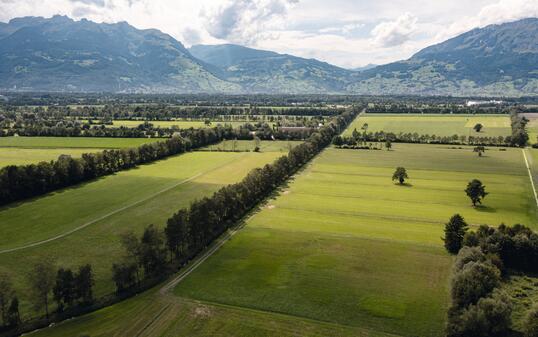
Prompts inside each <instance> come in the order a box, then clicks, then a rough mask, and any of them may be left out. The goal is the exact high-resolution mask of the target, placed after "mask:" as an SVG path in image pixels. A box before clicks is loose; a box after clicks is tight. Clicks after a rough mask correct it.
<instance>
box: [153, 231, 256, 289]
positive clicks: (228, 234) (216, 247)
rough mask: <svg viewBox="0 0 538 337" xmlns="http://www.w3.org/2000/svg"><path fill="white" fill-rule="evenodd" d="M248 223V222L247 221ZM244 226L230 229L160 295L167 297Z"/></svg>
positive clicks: (166, 285) (164, 287) (165, 286)
mask: <svg viewBox="0 0 538 337" xmlns="http://www.w3.org/2000/svg"><path fill="white" fill-rule="evenodd" d="M247 221H248V220H247ZM243 227H244V225H241V226H239V227H237V228H230V229H228V231H226V233H225V234H224V235H222V236H221V237H220V238H219V239H218V241H217V242H216V243H215V244H213V245H212V246H211V248H210V249H209V250H206V251H205V252H204V253H203V254H202V255H201V256H199V257H197V258H196V259H195V261H194V262H193V263H191V264H190V265H188V266H187V268H185V269H184V270H182V271H181V272H180V273H179V275H177V276H176V277H174V278H173V279H172V280H171V281H170V282H168V283H167V284H165V285H164V286H163V287H162V288H161V289H160V290H159V293H160V294H161V295H165V294H166V293H168V292H169V291H170V289H172V288H174V287H175V286H177V285H178V284H179V282H181V281H183V280H184V279H185V278H186V277H187V276H189V275H190V274H191V273H192V272H193V271H195V270H196V268H198V267H199V266H200V265H201V264H202V263H204V262H205V260H207V259H208V258H209V257H210V256H212V255H213V254H214V253H215V252H217V251H218V250H219V248H220V247H222V246H223V245H224V244H225V243H226V242H228V241H229V240H230V239H231V238H232V237H233V236H234V235H235V234H237V232H239V231H240V230H241V229H242V228H243Z"/></svg>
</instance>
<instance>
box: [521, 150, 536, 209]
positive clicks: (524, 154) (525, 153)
mask: <svg viewBox="0 0 538 337" xmlns="http://www.w3.org/2000/svg"><path fill="white" fill-rule="evenodd" d="M521 151H522V152H523V158H524V159H525V165H526V166H527V172H528V173H529V179H530V180H531V186H532V191H533V192H534V201H536V206H537V207H538V194H536V187H535V186H534V178H533V177H532V171H531V168H530V166H529V161H528V160H527V150H526V149H521Z"/></svg>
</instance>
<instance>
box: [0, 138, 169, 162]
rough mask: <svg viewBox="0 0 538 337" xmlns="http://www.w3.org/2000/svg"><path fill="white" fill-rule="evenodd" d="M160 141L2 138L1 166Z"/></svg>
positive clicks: (0, 149)
mask: <svg viewBox="0 0 538 337" xmlns="http://www.w3.org/2000/svg"><path fill="white" fill-rule="evenodd" d="M159 140H162V139H157V138H97V137H0V167H3V166H7V165H26V164H36V163H39V162H42V161H50V160H55V159H58V157H59V156H60V155H63V154H65V155H70V156H72V157H80V156H82V154H83V153H91V152H99V151H102V150H106V149H117V148H126V147H138V146H140V145H142V144H145V143H149V142H156V141H159Z"/></svg>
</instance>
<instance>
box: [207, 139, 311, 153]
mask: <svg viewBox="0 0 538 337" xmlns="http://www.w3.org/2000/svg"><path fill="white" fill-rule="evenodd" d="M301 143H302V142H301V141H284V140H275V141H261V142H260V145H259V146H260V152H288V151H290V150H291V149H293V148H294V147H295V146H297V145H299V144H301ZM255 147H256V142H255V141H254V140H237V141H233V140H225V141H222V142H220V143H218V144H215V145H210V146H207V147H204V148H201V149H200V151H233V150H235V151H254V148H255Z"/></svg>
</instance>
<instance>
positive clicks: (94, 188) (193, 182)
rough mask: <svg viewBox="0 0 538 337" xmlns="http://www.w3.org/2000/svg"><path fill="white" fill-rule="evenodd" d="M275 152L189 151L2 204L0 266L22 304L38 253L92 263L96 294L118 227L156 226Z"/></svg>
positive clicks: (106, 280) (106, 278)
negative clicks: (13, 286)
mask: <svg viewBox="0 0 538 337" xmlns="http://www.w3.org/2000/svg"><path fill="white" fill-rule="evenodd" d="M281 155H282V153H280V152H264V153H246V152H245V153H225V152H222V153H216V152H191V153H186V154H183V155H178V156H174V157H170V158H168V159H166V160H161V161H158V162H155V163H152V164H147V165H142V166H140V167H138V168H136V169H131V170H128V171H122V172H119V173H117V174H115V175H111V176H107V177H103V178H101V179H97V180H95V181H92V182H89V183H85V184H81V185H78V186H75V187H72V188H67V189H64V190H60V191H57V192H53V193H50V194H48V195H46V196H43V197H39V198H35V199H30V200H26V201H24V202H20V203H15V204H10V205H8V206H6V207H3V208H0V269H2V270H3V271H5V272H7V273H8V274H10V275H11V277H12V279H13V281H14V284H15V287H16V289H17V290H18V291H17V292H18V293H19V294H21V295H20V297H21V299H22V300H23V302H24V304H27V302H26V300H27V299H28V298H27V297H26V296H27V295H26V292H25V291H24V290H25V288H26V281H25V273H26V272H27V270H28V268H29V266H30V265H31V264H32V263H33V261H35V260H36V259H37V258H39V257H41V256H47V257H49V258H52V259H55V260H56V261H57V264H58V265H61V266H66V267H75V266H78V265H81V264H85V263H91V264H92V267H93V269H94V272H95V276H96V287H95V291H96V295H97V296H99V295H102V294H104V293H108V292H111V291H113V289H114V286H113V283H112V281H111V265H112V263H113V262H115V261H116V260H117V258H118V257H119V256H120V255H121V254H122V248H121V246H120V244H119V235H120V234H121V233H123V232H125V231H127V230H134V231H136V232H140V231H141V230H142V229H143V228H144V227H146V226H147V225H149V224H155V225H157V226H160V227H162V226H164V225H165V222H166V219H168V217H170V216H171V215H172V214H173V213H174V212H176V211H177V210H179V209H180V208H183V207H187V206H188V205H189V204H190V202H191V201H193V200H194V199H197V198H201V197H203V196H206V195H209V194H211V193H213V192H214V191H216V190H217V189H219V188H220V187H222V186H223V185H227V184H231V183H234V182H237V181H239V180H240V179H242V178H243V177H244V176H245V175H246V174H247V173H248V172H249V171H250V170H251V169H253V168H255V167H261V166H263V165H265V164H266V163H269V162H272V161H273V160H275V159H276V158H277V157H279V156H281ZM36 244H37V245H36ZM66 252H69V254H66ZM23 312H26V313H27V312H28V310H27V308H24V309H23Z"/></svg>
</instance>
